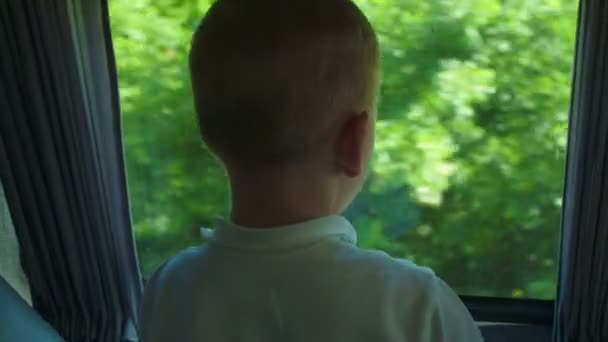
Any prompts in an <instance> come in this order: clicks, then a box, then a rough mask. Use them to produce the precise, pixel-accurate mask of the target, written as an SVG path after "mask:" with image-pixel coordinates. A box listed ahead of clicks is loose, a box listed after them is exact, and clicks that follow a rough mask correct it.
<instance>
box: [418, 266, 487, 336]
mask: <svg viewBox="0 0 608 342" xmlns="http://www.w3.org/2000/svg"><path fill="white" fill-rule="evenodd" d="M433 278H434V284H433V287H434V291H432V292H431V293H432V297H431V298H430V300H429V303H430V304H431V307H430V308H429V311H428V315H427V319H428V321H427V324H428V328H429V335H430V336H429V337H430V338H429V341H432V342H446V341H453V342H465V341H466V342H482V341H483V337H482V335H481V331H480V330H479V327H478V326H477V324H476V323H475V321H474V320H473V317H471V314H470V313H469V311H468V309H467V308H466V307H465V305H464V303H463V302H462V301H461V300H460V298H459V297H458V296H457V295H456V293H454V291H453V290H452V289H451V288H450V287H449V286H448V285H447V284H446V283H445V282H444V281H443V280H441V279H440V278H438V277H436V276H433Z"/></svg>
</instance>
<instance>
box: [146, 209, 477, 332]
mask: <svg viewBox="0 0 608 342" xmlns="http://www.w3.org/2000/svg"><path fill="white" fill-rule="evenodd" d="M215 228H216V229H215V233H214V234H213V236H212V237H211V239H210V240H209V242H208V243H207V244H206V245H205V246H203V247H196V248H191V249H188V250H185V251H183V252H181V253H180V254H178V255H177V256H175V257H174V258H172V259H171V260H169V261H167V262H166V263H165V264H164V265H163V266H161V267H160V268H159V269H158V270H157V271H156V273H155V274H154V276H153V277H152V278H151V279H150V280H149V281H148V283H147V285H146V291H145V294H144V303H143V308H142V320H141V339H142V341H143V342H154V341H183V342H188V341H211V342H236V341H248V342H249V341H251V342H275V341H289V342H300V341H301V342H329V341H332V342H339V341H349V342H357V341H366V342H384V341H386V342H418V341H425V342H426V341H429V342H431V341H432V342H439V341H455V342H459V341H463V342H477V341H482V337H481V334H480V332H479V329H478V328H477V326H476V325H475V323H474V321H473V319H472V318H471V316H470V314H469V312H468V311H467V309H466V308H465V306H464V305H463V303H462V302H461V301H460V299H459V298H458V296H456V294H455V293H454V292H453V291H452V290H451V289H450V288H449V287H448V286H447V285H446V284H445V283H444V282H443V281H442V280H441V279H439V278H438V277H436V276H435V275H434V274H433V272H432V271H430V270H429V269H427V268H422V267H418V266H416V265H414V264H413V263H411V262H408V261H404V260H399V259H394V258H392V257H390V256H388V255H387V254H385V253H383V252H379V251H369V250H363V249H360V248H358V247H357V246H356V245H355V244H356V233H355V230H354V229H353V227H352V226H351V225H350V223H349V222H348V221H347V220H346V219H344V218H343V217H340V216H329V217H323V218H320V219H316V220H313V221H308V222H304V223H300V224H295V225H290V226H284V227H277V228H272V229H248V228H244V227H239V226H236V225H233V224H230V223H227V222H219V223H218V224H217V226H216V227H215Z"/></svg>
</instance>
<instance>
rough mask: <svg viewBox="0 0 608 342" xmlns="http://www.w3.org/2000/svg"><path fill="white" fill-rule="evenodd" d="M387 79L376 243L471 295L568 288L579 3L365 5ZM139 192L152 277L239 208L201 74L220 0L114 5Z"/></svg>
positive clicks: (369, 192)
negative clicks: (206, 32)
mask: <svg viewBox="0 0 608 342" xmlns="http://www.w3.org/2000/svg"><path fill="white" fill-rule="evenodd" d="M356 2H357V3H358V4H359V5H360V6H361V8H362V9H363V10H364V12H365V13H366V14H367V15H368V16H369V17H370V20H371V21H372V22H373V24H374V26H375V27H376V30H377V31H378V34H379V37H380V42H381V45H382V52H383V68H384V80H383V85H382V90H381V97H382V98H381V105H380V111H379V112H380V113H379V119H378V127H377V130H378V131H377V144H376V152H375V157H374V160H373V163H372V171H371V174H370V176H369V180H368V182H367V185H366V186H365V188H364V191H363V192H362V194H361V196H360V197H359V198H358V200H357V201H356V202H355V203H354V204H353V206H352V207H351V208H350V209H349V210H348V212H347V216H348V217H349V218H350V219H351V221H352V222H353V223H354V225H355V226H356V229H357V231H358V234H359V239H360V245H362V246H364V247H368V248H375V249H381V250H385V251H387V252H388V253H390V254H391V255H393V256H397V257H405V258H409V259H411V260H413V261H414V262H416V263H419V264H422V265H427V266H430V267H431V268H432V269H433V270H435V272H436V273H438V274H439V275H440V276H441V277H443V278H444V279H445V280H446V281H447V282H448V283H449V284H450V285H451V286H453V287H454V288H455V289H456V290H457V291H458V292H459V293H461V294H468V295H484V296H486V295H487V296H500V297H525V298H546V299H548V298H553V297H554V293H555V281H556V268H557V266H556V257H557V246H558V235H559V223H560V209H561V190H562V179H563V177H564V156H565V148H566V138H567V123H568V109H569V95H570V79H571V69H572V68H571V67H572V63H573V56H574V46H575V44H574V40H575V31H576V29H575V27H576V18H577V4H576V1H572V0H534V1H529V0H510V1H504V0H458V1H455V0H453V1H449V0H433V1H410V0H360V1H356ZM110 6H111V19H112V29H113V35H114V37H113V39H114V45H115V51H116V57H117V62H118V69H119V80H120V95H121V102H122V110H123V126H124V127H123V130H124V135H125V144H126V156H127V164H128V176H129V189H130V196H131V202H132V206H133V218H134V223H135V233H136V236H137V245H138V249H139V254H140V259H141V263H142V268H143V273H144V275H146V276H147V275H149V274H150V273H151V272H152V271H153V270H154V269H155V268H156V267H157V266H158V265H159V264H160V263H161V262H162V261H163V260H164V259H166V258H167V257H169V256H171V255H173V254H174V253H175V252H177V251H178V250H180V249H183V248H185V247H188V246H192V245H197V244H200V243H201V241H202V238H201V236H200V233H199V228H200V227H201V226H209V225H210V224H211V222H212V220H213V219H214V218H215V217H217V216H222V215H225V213H226V208H227V206H228V197H227V186H226V180H225V177H224V174H223V171H222V169H221V168H220V167H219V165H218V164H217V163H216V161H215V160H214V158H213V157H212V156H211V155H210V154H209V152H208V151H207V150H206V148H205V146H204V145H203V143H202V142H201V139H200V137H199V132H198V128H197V124H196V119H195V116H194V114H193V109H192V101H191V96H190V87H189V81H188V70H187V52H188V44H189V41H190V36H191V33H192V31H193V29H194V28H195V27H196V25H197V23H198V21H199V19H200V17H201V15H202V14H203V13H204V11H205V10H206V8H208V6H209V2H208V1H183V0H182V1H180V0H154V1H153V0H112V1H111V2H110Z"/></svg>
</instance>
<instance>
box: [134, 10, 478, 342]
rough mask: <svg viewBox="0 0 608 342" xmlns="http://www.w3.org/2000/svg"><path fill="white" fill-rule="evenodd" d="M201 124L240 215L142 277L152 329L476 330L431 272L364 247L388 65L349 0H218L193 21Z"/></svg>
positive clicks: (414, 333) (256, 333) (147, 330)
mask: <svg viewBox="0 0 608 342" xmlns="http://www.w3.org/2000/svg"><path fill="white" fill-rule="evenodd" d="M190 69H191V74H192V88H193V92H194V98H195V107H196V111H197V114H198V119H199V123H200V128H201V133H202V136H203V139H204V141H205V142H206V144H207V145H208V147H209V148H210V149H211V150H212V151H213V152H214V153H215V154H216V155H217V157H218V158H219V159H220V161H221V162H222V164H223V165H224V166H225V168H226V171H227V174H228V176H229V179H230V185H231V192H232V207H231V216H230V220H228V221H221V220H220V221H218V222H217V224H216V225H215V227H214V228H215V232H214V235H213V236H212V237H211V238H210V240H209V242H208V244H207V245H206V246H204V247H197V248H192V249H188V250H186V251H184V252H182V253H180V254H179V255H177V256H176V257H174V258H173V259H171V260H169V261H168V262H167V263H165V264H164V265H163V266H161V267H160V268H159V270H158V271H157V272H156V273H155V274H154V276H153V277H152V278H151V279H150V280H149V283H148V284H147V287H146V292H145V298H144V304H143V309H142V322H141V338H142V341H144V342H147V341H214V342H215V341H230V342H232V341H254V342H257V341H260V342H262V341H264V342H268V341H302V342H304V341H306V342H325V341H378V342H381V341H391V342H393V341H394V342H405V341H466V342H476V341H481V335H480V333H479V330H478V328H477V327H476V326H475V323H474V322H473V320H472V318H471V316H470V315H469V313H468V312H467V310H466V308H465V307H464V305H463V304H462V303H461V302H460V300H459V299H458V297H457V296H456V295H455V294H454V293H453V292H452V291H451V290H450V289H449V288H448V286H447V285H446V284H445V283H444V282H443V281H441V280H440V279H438V278H437V277H436V276H435V275H434V274H433V273H432V272H431V271H429V270H428V269H425V268H420V267H417V266H415V265H413V264H411V263H409V262H407V261H402V260H396V259H393V258H391V257H389V256H388V255H386V254H385V253H382V252H378V251H365V250H362V249H359V248H357V247H356V245H355V244H356V234H355V231H354V229H353V227H352V226H351V225H350V224H349V222H348V221H346V219H344V218H343V217H341V216H338V215H339V214H340V213H341V212H342V211H343V210H344V209H345V208H346V207H347V206H348V205H349V203H351V201H352V200H353V198H354V197H355V195H356V194H357V192H358V191H359V189H360V187H361V184H362V183H363V180H364V177H365V174H366V171H367V170H366V167H367V162H368V160H369V158H370V154H371V151H372V145H373V140H374V122H375V117H376V107H375V104H376V94H377V89H378V84H379V78H380V75H379V74H380V67H379V48H378V43H377V40H376V35H375V33H374V31H373V29H372V27H371V25H370V24H369V22H368V21H367V19H366V18H365V16H364V15H363V14H362V13H361V12H360V11H359V9H358V8H357V7H356V6H355V5H354V4H353V3H352V2H351V1H350V0H259V1H254V0H218V1H216V2H215V3H214V5H213V6H212V7H211V9H210V10H209V12H208V13H207V15H206V16H205V18H204V19H203V21H202V22H201V25H200V26H199V28H198V29H197V31H196V33H195V34H194V38H193V42H192V49H191V53H190Z"/></svg>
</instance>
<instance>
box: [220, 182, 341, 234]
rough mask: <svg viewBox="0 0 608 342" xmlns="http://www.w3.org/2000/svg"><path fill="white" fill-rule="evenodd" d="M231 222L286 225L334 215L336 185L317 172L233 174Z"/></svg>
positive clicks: (246, 224) (263, 225) (257, 225)
mask: <svg viewBox="0 0 608 342" xmlns="http://www.w3.org/2000/svg"><path fill="white" fill-rule="evenodd" d="M230 184H231V190H232V210H231V217H230V219H231V221H232V222H233V223H235V224H238V225H241V226H245V227H252V228H272V227H278V226H285V225H290V224H295V223H299V222H304V221H308V220H312V219H316V218H319V217H323V216H328V215H334V214H337V213H338V212H339V210H336V205H335V202H336V196H335V186H333V184H332V181H331V180H330V179H327V178H324V177H322V176H319V175H315V174H314V172H303V171H300V170H292V171H289V172H281V173H276V174H269V173H267V172H265V173H258V174H257V175H256V174H245V175H238V174H235V173H230Z"/></svg>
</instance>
